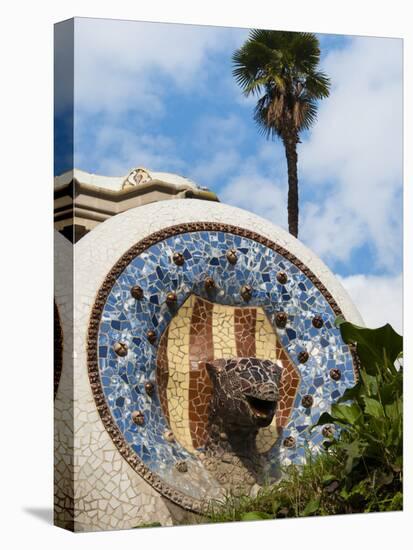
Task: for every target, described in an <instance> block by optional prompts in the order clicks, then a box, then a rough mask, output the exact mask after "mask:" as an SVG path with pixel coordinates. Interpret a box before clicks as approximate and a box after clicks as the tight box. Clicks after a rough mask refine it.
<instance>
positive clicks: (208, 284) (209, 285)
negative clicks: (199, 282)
mask: <svg viewBox="0 0 413 550" xmlns="http://www.w3.org/2000/svg"><path fill="white" fill-rule="evenodd" d="M204 285H205V290H206V291H207V292H208V291H209V290H213V289H214V288H215V287H216V284H215V281H214V279H213V278H212V277H207V278H206V279H205V282H204Z"/></svg>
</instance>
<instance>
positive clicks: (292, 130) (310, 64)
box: [232, 29, 330, 237]
mask: <svg viewBox="0 0 413 550" xmlns="http://www.w3.org/2000/svg"><path fill="white" fill-rule="evenodd" d="M232 60H233V63H234V70H233V75H234V77H235V79H236V81H237V83H238V84H239V85H240V86H241V88H242V91H243V93H244V95H245V96H249V95H251V94H252V95H257V96H259V99H258V101H257V104H256V106H255V109H254V120H255V121H256V123H257V124H258V126H259V129H260V131H261V132H262V133H263V134H264V135H265V136H266V137H267V138H269V139H274V138H275V137H279V138H281V140H282V142H283V144H284V148H285V155H286V157H287V168H288V229H289V232H290V233H291V234H292V235H294V236H295V237H297V236H298V177H297V143H300V138H299V134H300V132H301V131H302V130H306V129H309V128H310V127H311V126H312V124H313V123H314V122H315V120H316V117H317V100H319V99H322V98H324V97H327V96H328V95H329V88H330V80H329V78H328V77H327V76H326V75H325V74H324V73H323V72H322V71H320V70H319V69H318V63H319V61H320V47H319V42H318V39H317V37H316V36H315V35H314V34H311V33H303V32H289V31H266V30H260V29H254V30H252V31H250V35H249V37H248V39H247V40H246V42H245V43H244V44H243V46H241V48H239V49H238V50H237V51H236V52H235V53H234V55H233V57H232Z"/></svg>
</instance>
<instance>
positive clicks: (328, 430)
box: [321, 424, 334, 437]
mask: <svg viewBox="0 0 413 550" xmlns="http://www.w3.org/2000/svg"><path fill="white" fill-rule="evenodd" d="M321 433H322V434H323V436H324V437H332V436H333V435H334V426H331V425H330V424H327V425H326V426H323V429H322V430H321Z"/></svg>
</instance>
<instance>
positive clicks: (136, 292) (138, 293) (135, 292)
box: [130, 285, 143, 300]
mask: <svg viewBox="0 0 413 550" xmlns="http://www.w3.org/2000/svg"><path fill="white" fill-rule="evenodd" d="M130 293H131V294H132V296H133V298H135V300H142V298H143V289H142V287H140V286H139V285H135V286H133V287H132V288H131V289H130Z"/></svg>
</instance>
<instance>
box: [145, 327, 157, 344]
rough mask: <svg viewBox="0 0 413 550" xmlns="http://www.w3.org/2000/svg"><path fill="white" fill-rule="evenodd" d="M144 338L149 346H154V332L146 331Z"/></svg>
mask: <svg viewBox="0 0 413 550" xmlns="http://www.w3.org/2000/svg"><path fill="white" fill-rule="evenodd" d="M146 338H147V339H148V342H149V343H150V344H154V343H155V342H156V332H155V331H154V330H148V332H147V333H146Z"/></svg>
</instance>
